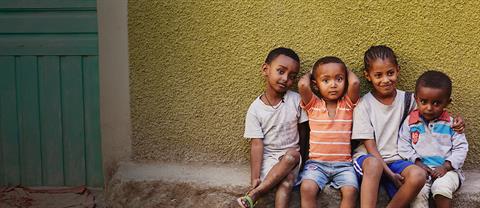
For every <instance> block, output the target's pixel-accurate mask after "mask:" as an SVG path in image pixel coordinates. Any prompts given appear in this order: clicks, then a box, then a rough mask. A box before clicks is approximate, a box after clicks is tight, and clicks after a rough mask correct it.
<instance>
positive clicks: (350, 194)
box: [340, 186, 358, 199]
mask: <svg viewBox="0 0 480 208" xmlns="http://www.w3.org/2000/svg"><path fill="white" fill-rule="evenodd" d="M340 192H341V193H342V197H343V198H350V199H352V198H353V199H355V198H356V197H357V194H358V193H357V189H356V188H355V187H353V186H344V187H342V188H341V189H340Z"/></svg>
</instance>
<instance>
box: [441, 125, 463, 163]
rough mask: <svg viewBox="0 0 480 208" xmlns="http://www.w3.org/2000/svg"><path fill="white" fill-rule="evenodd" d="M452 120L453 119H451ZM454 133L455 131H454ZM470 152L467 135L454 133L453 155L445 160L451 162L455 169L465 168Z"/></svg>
mask: <svg viewBox="0 0 480 208" xmlns="http://www.w3.org/2000/svg"><path fill="white" fill-rule="evenodd" d="M450 119H452V118H450ZM452 131H453V130H452ZM467 152H468V142H467V138H466V137H465V134H459V133H457V132H455V131H453V136H452V154H451V155H450V156H448V157H447V158H446V159H445V160H448V161H450V163H451V164H452V167H453V169H455V170H457V169H459V168H461V167H462V166H463V163H464V162H465V158H466V157H467Z"/></svg>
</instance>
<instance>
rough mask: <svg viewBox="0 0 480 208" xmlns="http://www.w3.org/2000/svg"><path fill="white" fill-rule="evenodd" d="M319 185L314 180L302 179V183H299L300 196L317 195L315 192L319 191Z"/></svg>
mask: <svg viewBox="0 0 480 208" xmlns="http://www.w3.org/2000/svg"><path fill="white" fill-rule="evenodd" d="M319 189H320V188H319V187H318V185H317V183H315V181H312V180H304V181H302V184H301V185H300V194H301V195H302V196H306V195H317V192H318V191H319Z"/></svg>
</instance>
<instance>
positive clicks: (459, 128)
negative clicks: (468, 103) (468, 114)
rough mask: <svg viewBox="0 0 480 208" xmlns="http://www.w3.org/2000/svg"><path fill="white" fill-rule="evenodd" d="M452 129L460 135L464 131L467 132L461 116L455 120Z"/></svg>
mask: <svg viewBox="0 0 480 208" xmlns="http://www.w3.org/2000/svg"><path fill="white" fill-rule="evenodd" d="M452 128H453V130H454V131H456V132H457V133H459V134H462V133H463V131H464V130H465V122H464V121H463V118H462V117H460V116H456V117H455V118H454V119H453V125H452Z"/></svg>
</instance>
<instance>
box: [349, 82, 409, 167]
mask: <svg viewBox="0 0 480 208" xmlns="http://www.w3.org/2000/svg"><path fill="white" fill-rule="evenodd" d="M411 100H412V101H411V103H410V110H409V112H410V111H411V110H412V109H414V108H415V102H414V101H415V100H414V99H413V97H412V99H411ZM404 108H405V92H404V91H401V90H397V95H396V97H395V100H394V101H393V103H392V104H391V105H384V104H383V103H381V102H380V101H378V100H377V99H376V98H375V97H374V96H373V95H372V93H371V92H369V93H368V94H366V95H364V96H363V97H362V98H361V99H360V101H359V103H358V105H357V107H356V108H355V110H354V112H353V128H352V139H375V142H376V143H377V149H378V152H380V155H382V158H383V160H384V161H385V162H387V163H388V162H392V161H395V160H401V159H402V158H401V157H400V155H398V149H397V140H398V131H399V129H400V123H401V122H402V121H401V120H402V116H403V111H404ZM365 154H367V150H366V148H365V146H364V145H363V144H361V145H360V146H358V147H357V148H356V149H355V150H354V155H353V158H354V159H356V158H358V157H360V156H361V155H365Z"/></svg>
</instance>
